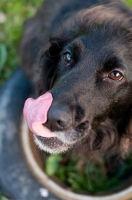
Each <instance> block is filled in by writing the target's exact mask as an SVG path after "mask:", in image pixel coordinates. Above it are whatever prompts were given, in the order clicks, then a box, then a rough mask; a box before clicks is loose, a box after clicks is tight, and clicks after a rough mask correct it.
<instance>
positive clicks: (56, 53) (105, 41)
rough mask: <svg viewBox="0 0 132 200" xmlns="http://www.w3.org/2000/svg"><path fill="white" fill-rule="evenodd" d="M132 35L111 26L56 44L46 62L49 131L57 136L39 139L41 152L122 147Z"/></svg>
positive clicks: (131, 79) (131, 76)
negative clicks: (49, 105)
mask: <svg viewBox="0 0 132 200" xmlns="http://www.w3.org/2000/svg"><path fill="white" fill-rule="evenodd" d="M68 31H69V30H68ZM123 31H124V32H123ZM129 34H130V33H129V31H126V30H125V29H123V27H120V23H119V25H117V27H112V23H108V24H105V25H104V24H97V25H95V26H88V25H87V28H86V27H85V30H84V29H82V30H80V32H79V31H78V33H77V34H74V36H72V37H71V36H69V37H70V39H68V33H66V36H65V39H64V37H63V38H61V39H60V38H59V37H57V38H56V40H55V39H53V41H51V46H50V47H49V49H48V51H47V52H46V56H45V57H46V58H45V61H43V62H45V64H44V71H43V74H45V73H47V79H48V80H47V90H50V92H51V93H52V95H53V103H52V105H51V107H50V109H49V112H48V119H47V122H46V124H45V126H47V128H49V129H50V130H52V131H53V132H54V133H55V134H56V135H57V137H55V138H42V137H39V136H35V141H36V143H37V144H38V145H39V147H40V148H41V149H43V150H46V151H48V152H50V153H59V152H63V151H66V150H67V149H69V148H71V147H73V146H75V144H77V143H80V144H81V141H84V140H85V141H86V140H87V145H86V146H87V151H88V150H90V149H94V150H97V149H104V150H105V149H109V148H111V147H112V146H114V145H116V144H117V143H118V144H119V143H120V138H121V137H122V135H123V134H125V132H126V129H127V128H126V126H127V127H128V121H130V114H129V112H130V109H131V102H132V101H131V96H132V95H131V90H132V56H131V52H130V51H131V49H130V46H131V45H130V38H131V37H130V35H129ZM69 35H70V33H69ZM58 38H59V39H58ZM45 66H46V67H47V69H46V67H45ZM49 69H50V70H49ZM44 79H45V78H44ZM43 84H46V82H42V84H41V91H42V93H43V92H45V91H43ZM126 118H127V120H128V121H127V122H126ZM129 129H130V128H129ZM128 134H129V133H128ZM80 148H81V146H80Z"/></svg>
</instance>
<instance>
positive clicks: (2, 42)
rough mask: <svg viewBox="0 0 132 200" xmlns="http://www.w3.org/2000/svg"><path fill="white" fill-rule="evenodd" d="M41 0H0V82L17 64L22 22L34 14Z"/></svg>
mask: <svg viewBox="0 0 132 200" xmlns="http://www.w3.org/2000/svg"><path fill="white" fill-rule="evenodd" d="M42 1H43V0H39V1H36V0H22V1H18V0H11V1H9V0H0V16H2V20H1V17H0V84H2V83H3V82H4V80H5V79H6V78H8V77H9V76H10V74H11V73H12V71H13V70H14V69H15V68H16V66H18V63H19V56H18V49H19V42H20V38H21V34H22V30H23V23H24V21H25V19H27V18H30V17H32V16H33V15H34V14H35V12H36V10H37V8H38V7H39V6H40V4H41V3H42Z"/></svg>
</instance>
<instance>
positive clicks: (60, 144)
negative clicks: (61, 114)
mask: <svg viewBox="0 0 132 200" xmlns="http://www.w3.org/2000/svg"><path fill="white" fill-rule="evenodd" d="M53 135H55V137H42V136H39V135H36V134H34V139H35V143H36V144H37V146H38V147H39V148H40V149H41V150H44V151H46V152H48V153H61V152H65V151H67V150H68V149H71V148H72V147H73V146H74V144H76V143H77V142H78V141H80V140H81V139H82V138H84V137H86V134H84V133H83V132H82V133H81V132H77V131H75V130H74V129H69V130H67V131H64V132H63V131H54V132H53Z"/></svg>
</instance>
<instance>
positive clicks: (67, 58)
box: [63, 52, 72, 62]
mask: <svg viewBox="0 0 132 200" xmlns="http://www.w3.org/2000/svg"><path fill="white" fill-rule="evenodd" d="M63 58H64V60H65V61H66V62H70V61H71V60H72V55H71V53H69V52H66V53H64V55H63Z"/></svg>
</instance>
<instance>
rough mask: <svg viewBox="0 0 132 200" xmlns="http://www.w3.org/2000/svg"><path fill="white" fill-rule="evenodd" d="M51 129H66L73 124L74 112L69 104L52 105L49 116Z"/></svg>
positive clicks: (48, 122) (48, 124) (48, 123)
mask: <svg viewBox="0 0 132 200" xmlns="http://www.w3.org/2000/svg"><path fill="white" fill-rule="evenodd" d="M47 117H48V118H47V123H46V125H47V126H48V128H49V129H51V130H52V131H59V130H63V129H64V130H66V129H67V128H69V127H70V125H71V124H72V114H71V111H70V109H69V107H68V106H65V105H56V104H55V105H54V104H53V105H52V106H51V108H50V109H49V112H48V116H47Z"/></svg>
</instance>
